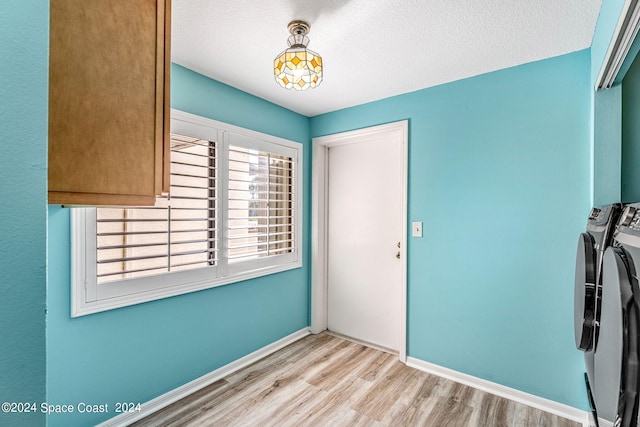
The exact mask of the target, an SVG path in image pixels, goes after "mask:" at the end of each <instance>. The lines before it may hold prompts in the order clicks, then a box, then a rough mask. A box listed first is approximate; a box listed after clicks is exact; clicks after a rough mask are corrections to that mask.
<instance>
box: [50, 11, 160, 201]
mask: <svg viewBox="0 0 640 427" xmlns="http://www.w3.org/2000/svg"><path fill="white" fill-rule="evenodd" d="M50 7H51V11H50V60H49V166H48V168H49V169H48V171H49V203H52V204H68V205H90V206H101V205H119V206H132V205H153V204H154V202H155V199H156V196H157V195H159V194H161V193H166V192H168V191H169V153H170V146H169V145H170V140H169V114H170V112H169V70H170V61H171V55H170V38H171V31H170V30H171V0H108V1H105V0H51V5H50Z"/></svg>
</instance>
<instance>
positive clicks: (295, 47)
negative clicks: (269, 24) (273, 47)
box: [273, 21, 322, 90]
mask: <svg viewBox="0 0 640 427" xmlns="http://www.w3.org/2000/svg"><path fill="white" fill-rule="evenodd" d="M288 29H289V32H290V33H291V35H290V36H289V38H288V39H287V42H288V43H289V49H286V50H284V51H283V52H282V53H280V55H278V56H277V57H276V59H274V60H273V71H274V74H275V77H276V82H278V84H279V85H280V86H282V87H283V88H285V89H292V88H293V89H295V90H307V89H309V88H314V87H316V86H318V85H319V84H320V83H321V82H322V58H321V57H320V55H318V54H317V53H316V52H314V51H312V50H309V49H307V45H308V44H309V37H307V34H308V33H309V30H310V29H311V27H310V26H309V24H307V23H306V22H304V21H291V22H290V23H289V26H288Z"/></svg>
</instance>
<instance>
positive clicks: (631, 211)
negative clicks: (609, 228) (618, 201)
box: [618, 204, 640, 231]
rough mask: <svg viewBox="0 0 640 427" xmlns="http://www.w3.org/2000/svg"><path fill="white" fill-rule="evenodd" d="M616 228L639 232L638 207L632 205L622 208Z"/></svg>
mask: <svg viewBox="0 0 640 427" xmlns="http://www.w3.org/2000/svg"><path fill="white" fill-rule="evenodd" d="M618 226H619V227H625V228H630V229H631V230H634V231H640V205H638V204H633V205H629V206H627V207H626V208H624V211H622V215H620V221H618Z"/></svg>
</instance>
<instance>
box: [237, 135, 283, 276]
mask: <svg viewBox="0 0 640 427" xmlns="http://www.w3.org/2000/svg"><path fill="white" fill-rule="evenodd" d="M294 173H295V164H294V159H293V158H291V157H288V156H286V155H282V154H276V153H272V152H269V151H262V150H259V149H250V148H245V147H240V146H234V145H231V146H230V147H229V189H228V208H227V209H228V235H227V238H228V260H229V263H230V264H233V263H236V262H241V261H247V260H252V259H257V258H265V257H271V256H275V255H282V254H286V253H291V252H293V251H294V249H295V247H294V221H295V217H294V206H295V200H294V188H293V185H294V184H293V183H294Z"/></svg>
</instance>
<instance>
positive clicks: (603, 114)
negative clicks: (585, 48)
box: [591, 0, 625, 206]
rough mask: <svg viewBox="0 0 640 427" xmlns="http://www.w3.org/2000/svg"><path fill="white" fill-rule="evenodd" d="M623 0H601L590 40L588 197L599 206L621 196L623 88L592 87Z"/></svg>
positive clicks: (593, 203)
mask: <svg viewBox="0 0 640 427" xmlns="http://www.w3.org/2000/svg"><path fill="white" fill-rule="evenodd" d="M624 3H625V1H624V0H604V1H603V2H602V8H601V9H600V14H599V15H598V21H597V23H596V28H595V31H594V34H593V40H592V42H591V88H592V90H591V116H592V120H591V135H592V137H591V145H592V148H591V165H592V166H591V167H592V168H591V199H592V205H594V206H598V205H603V204H608V203H616V202H619V201H620V199H621V181H622V178H621V171H622V131H621V126H622V104H621V103H622V91H621V89H620V87H614V88H612V89H608V90H600V91H598V92H595V91H594V90H593V88H594V86H595V83H596V79H597V78H598V74H599V73H600V69H601V68H602V64H603V62H604V57H605V55H606V53H607V50H608V49H609V44H610V43H611V39H612V37H613V34H614V31H615V28H616V25H617V23H618V18H619V17H620V14H621V13H622V8H623V6H624Z"/></svg>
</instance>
